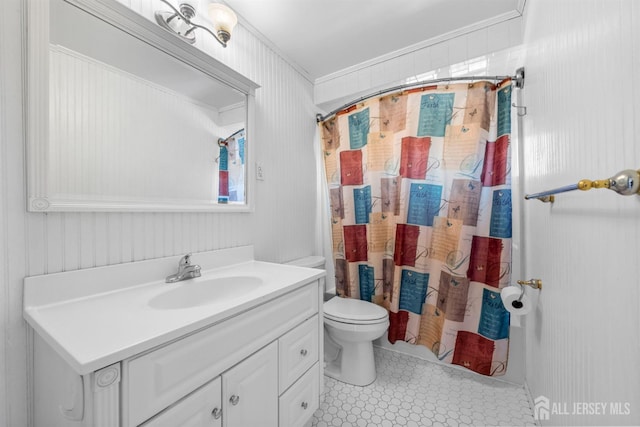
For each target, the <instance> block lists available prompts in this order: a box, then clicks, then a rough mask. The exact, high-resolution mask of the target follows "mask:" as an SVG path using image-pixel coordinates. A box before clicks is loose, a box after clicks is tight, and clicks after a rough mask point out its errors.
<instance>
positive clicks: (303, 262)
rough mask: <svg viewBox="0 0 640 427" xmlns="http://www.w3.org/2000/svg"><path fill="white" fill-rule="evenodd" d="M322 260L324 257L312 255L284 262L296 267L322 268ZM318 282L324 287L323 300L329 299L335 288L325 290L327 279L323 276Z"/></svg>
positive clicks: (333, 294)
mask: <svg viewBox="0 0 640 427" xmlns="http://www.w3.org/2000/svg"><path fill="white" fill-rule="evenodd" d="M324 262H325V259H324V257H323V256H319V255H312V256H307V257H304V258H298V259H294V260H293V261H289V262H287V263H286V264H287V265H295V266H297V267H307V268H320V269H324ZM320 283H321V284H322V289H324V301H329V300H330V299H331V298H333V297H334V296H336V292H335V289H331V290H327V281H326V278H325V277H323V278H321V279H320Z"/></svg>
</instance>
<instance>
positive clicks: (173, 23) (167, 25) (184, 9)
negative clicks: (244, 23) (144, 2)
mask: <svg viewBox="0 0 640 427" xmlns="http://www.w3.org/2000/svg"><path fill="white" fill-rule="evenodd" d="M160 1H161V2H162V3H164V4H166V5H167V6H169V7H170V8H171V10H172V11H161V10H158V11H156V13H155V16H156V22H157V23H158V24H159V25H160V26H161V27H162V28H164V29H166V30H169V31H171V32H172V33H174V34H176V35H177V36H178V37H180V38H181V39H182V40H184V41H186V42H187V43H191V44H193V43H195V41H196V35H195V29H196V28H200V29H203V30H204V31H206V32H208V33H209V34H211V35H212V36H213V37H214V38H215V39H216V40H217V41H218V42H219V43H220V44H221V45H222V47H227V42H228V41H229V39H230V38H231V31H233V27H235V26H236V24H237V23H238V17H237V16H236V14H235V13H234V12H233V10H231V9H230V8H229V7H228V6H226V5H224V4H221V3H210V4H209V18H210V19H211V21H212V22H213V29H214V30H215V32H214V31H211V30H210V29H209V28H207V27H205V26H203V25H200V24H196V23H195V22H193V21H192V19H193V18H194V17H195V15H196V8H195V6H194V3H196V2H194V1H188V0H179V1H181V3H180V5H179V7H178V8H176V7H175V6H173V5H172V4H171V3H169V1H168V0H160Z"/></svg>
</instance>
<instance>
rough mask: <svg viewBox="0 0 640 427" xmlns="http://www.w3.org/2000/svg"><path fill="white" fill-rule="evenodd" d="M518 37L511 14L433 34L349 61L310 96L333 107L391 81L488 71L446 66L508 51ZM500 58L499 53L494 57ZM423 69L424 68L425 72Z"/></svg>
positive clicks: (508, 71)
mask: <svg viewBox="0 0 640 427" xmlns="http://www.w3.org/2000/svg"><path fill="white" fill-rule="evenodd" d="M521 43H522V17H514V18H512V19H510V20H506V21H502V22H498V23H495V24H493V25H489V26H486V27H480V28H477V29H473V30H470V31H469V32H463V33H461V34H452V35H450V36H449V37H443V38H441V39H437V40H432V41H431V42H430V43H425V44H422V45H419V46H415V47H414V48H412V49H408V50H407V51H406V52H401V53H398V54H395V55H389V56H385V57H383V58H377V59H375V60H371V61H366V62H364V63H361V64H357V65H356V66H352V67H349V68H346V69H343V70H340V71H339V72H335V73H333V74H331V75H328V76H324V77H322V78H320V79H317V80H316V84H315V86H314V100H315V102H316V104H317V105H318V106H319V107H320V108H322V109H323V110H325V111H327V112H328V111H331V110H333V109H334V108H338V107H339V106H341V105H342V104H344V103H347V102H350V101H352V100H353V99H355V98H358V97H360V96H366V95H368V94H370V93H372V92H375V91H378V90H382V89H386V88H388V87H391V86H397V85H400V84H404V83H407V82H408V80H409V82H413V81H418V80H424V79H425V78H433V77H431V76H430V75H431V73H430V72H432V71H433V72H435V74H437V75H438V77H449V76H452V75H455V74H457V75H460V73H461V72H462V73H463V74H462V75H465V74H466V75H490V72H489V71H488V70H486V69H467V70H466V72H464V70H463V71H460V70H457V73H454V72H455V71H456V70H453V69H449V67H450V66H451V65H454V64H458V63H463V64H464V63H465V62H466V61H469V60H472V59H474V58H489V62H491V59H493V57H494V56H495V55H497V56H498V58H500V57H501V56H507V57H508V56H509V55H508V54H504V53H503V52H504V51H506V50H508V49H513V48H515V47H517V46H519V45H520V44H521ZM498 61H500V59H498ZM493 72H495V73H497V74H499V75H513V74H515V68H513V67H511V68H502V67H496V68H495V70H494V71H493ZM425 73H428V74H427V75H426V76H425Z"/></svg>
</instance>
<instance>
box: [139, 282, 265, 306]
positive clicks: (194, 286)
mask: <svg viewBox="0 0 640 427" xmlns="http://www.w3.org/2000/svg"><path fill="white" fill-rule="evenodd" d="M262 283H263V282H262V279H260V278H259V277H255V276H226V277H217V278H215V279H209V280H206V279H205V280H199V281H197V282H193V281H189V280H185V281H184V282H180V283H179V285H178V286H179V287H177V288H174V289H171V290H168V291H166V292H163V293H161V294H160V295H157V296H155V297H153V298H152V299H151V300H149V306H150V307H152V308H156V309H168V310H171V309H181V308H190V307H197V306H201V305H207V304H211V303H214V302H222V301H224V300H225V299H233V298H236V297H239V296H242V295H244V294H246V293H248V292H251V291H254V290H255V289H257V288H259V287H260V286H261V285H262Z"/></svg>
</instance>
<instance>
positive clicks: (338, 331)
mask: <svg viewBox="0 0 640 427" xmlns="http://www.w3.org/2000/svg"><path fill="white" fill-rule="evenodd" d="M323 310H324V331H325V339H324V356H325V371H324V373H325V374H326V375H328V376H330V377H331V378H335V379H337V380H339V381H342V382H345V383H348V384H353V385H359V386H365V385H369V384H371V383H372V382H374V381H375V379H376V365H375V361H374V358H373V340H375V339H378V338H380V337H381V336H382V335H384V333H385V332H386V331H387V329H388V328H389V313H388V312H387V310H386V309H384V308H382V307H380V306H379V305H376V304H373V303H371V302H367V301H361V300H357V299H351V298H341V297H338V296H336V297H333V298H331V299H330V300H329V301H327V302H325V303H324V305H323Z"/></svg>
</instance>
